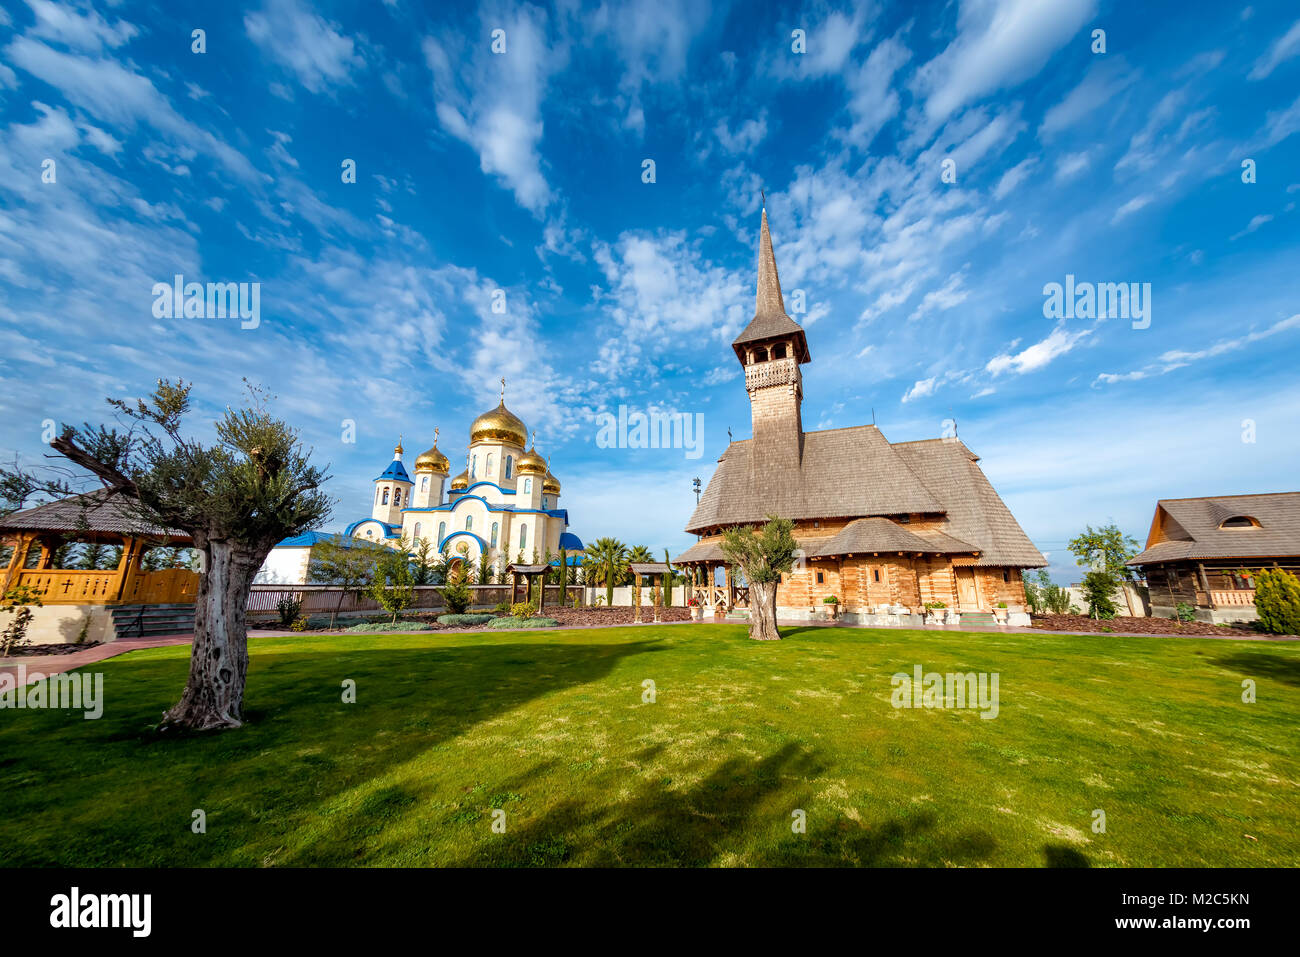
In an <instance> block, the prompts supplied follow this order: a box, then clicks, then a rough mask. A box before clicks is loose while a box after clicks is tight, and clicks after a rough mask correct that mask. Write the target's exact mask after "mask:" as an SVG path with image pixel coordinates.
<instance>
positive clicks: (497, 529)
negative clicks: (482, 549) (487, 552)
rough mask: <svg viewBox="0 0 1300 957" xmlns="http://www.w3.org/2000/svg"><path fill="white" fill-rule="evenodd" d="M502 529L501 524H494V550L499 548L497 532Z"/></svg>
mask: <svg viewBox="0 0 1300 957" xmlns="http://www.w3.org/2000/svg"><path fill="white" fill-rule="evenodd" d="M500 528H501V525H500V523H499V522H493V523H492V547H493V548H496V547H497V532H498V531H499V530H500Z"/></svg>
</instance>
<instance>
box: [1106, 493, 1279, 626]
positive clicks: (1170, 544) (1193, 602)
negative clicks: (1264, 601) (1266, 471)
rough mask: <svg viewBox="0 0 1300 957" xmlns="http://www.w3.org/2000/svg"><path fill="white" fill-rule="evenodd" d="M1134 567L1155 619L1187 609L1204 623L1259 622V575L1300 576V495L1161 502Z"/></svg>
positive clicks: (1168, 616) (1236, 496)
mask: <svg viewBox="0 0 1300 957" xmlns="http://www.w3.org/2000/svg"><path fill="white" fill-rule="evenodd" d="M1129 564H1130V565H1132V566H1135V567H1136V568H1138V569H1140V570H1141V572H1142V574H1143V575H1144V576H1145V577H1146V581H1147V588H1148V589H1149V590H1150V593H1151V614H1152V615H1154V616H1158V617H1164V618H1172V617H1174V616H1175V615H1176V614H1177V612H1178V606H1179V605H1180V604H1184V605H1189V606H1191V607H1192V608H1194V609H1195V614H1196V617H1197V618H1198V619H1200V620H1201V621H1212V622H1228V621H1251V620H1254V619H1255V618H1258V617H1259V616H1258V614H1257V613H1256V611H1255V579H1254V575H1253V572H1255V571H1258V570H1259V569H1261V568H1283V569H1286V570H1287V571H1289V572H1292V573H1294V574H1300V492H1273V493H1270V494H1265V495H1219V496H1211V497H1207V498H1169V499H1161V500H1160V501H1159V502H1157V503H1156V512H1155V516H1154V517H1153V518H1152V520H1151V531H1150V532H1149V533H1148V534H1147V543H1146V548H1145V549H1144V550H1143V552H1142V553H1141V554H1140V555H1138V556H1137V557H1136V558H1134V559H1133V560H1132V561H1130V562H1129Z"/></svg>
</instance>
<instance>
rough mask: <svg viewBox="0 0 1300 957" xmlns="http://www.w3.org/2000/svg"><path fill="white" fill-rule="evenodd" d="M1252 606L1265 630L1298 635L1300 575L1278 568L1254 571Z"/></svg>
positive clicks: (1299, 627) (1276, 633)
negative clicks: (1299, 576) (1253, 602)
mask: <svg viewBox="0 0 1300 957" xmlns="http://www.w3.org/2000/svg"><path fill="white" fill-rule="evenodd" d="M1255 610H1256V611H1258V612H1259V623H1260V624H1261V625H1262V626H1263V628H1264V630H1265V631H1270V632H1272V633H1273V634H1275V635H1300V578H1296V576H1295V575H1292V574H1291V573H1290V572H1287V571H1283V570H1282V569H1280V568H1263V569H1260V571H1259V573H1258V574H1256V575H1255Z"/></svg>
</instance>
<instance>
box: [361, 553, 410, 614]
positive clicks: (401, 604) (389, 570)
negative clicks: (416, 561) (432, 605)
mask: <svg viewBox="0 0 1300 957" xmlns="http://www.w3.org/2000/svg"><path fill="white" fill-rule="evenodd" d="M410 548H411V543H410V540H409V539H407V538H402V539H401V540H400V541H399V542H398V544H397V547H395V548H384V549H383V554H381V555H380V556H379V560H378V561H376V562H375V575H374V578H373V579H372V580H371V582H370V587H369V588H368V589H367V590H368V592H369V594H370V597H371V598H373V599H374V600H375V601H377V602H379V607H380V608H382V609H384V611H386V612H388V613H390V614H391V615H392V616H393V617H392V619H391V620H392V621H397V616H398V615H400V614H401V613H402V612H403V611H405V610H406V609H407V608H410V607H411V605H413V604H415V575H414V574H413V573H412V571H411V553H410Z"/></svg>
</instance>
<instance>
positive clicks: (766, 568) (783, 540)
mask: <svg viewBox="0 0 1300 957" xmlns="http://www.w3.org/2000/svg"><path fill="white" fill-rule="evenodd" d="M798 548H799V543H798V542H797V541H795V537H794V523H793V522H791V521H790V520H789V519H787V518H778V517H777V516H775V515H769V516H768V518H767V524H766V525H764V526H763V527H762V529H760V530H759V531H757V532H755V531H754V530H753V529H750V528H744V527H734V528H729V529H727V530H726V531H725V532H723V533H722V554H723V555H724V556H725V557H726V559H727V561H729V562H731V563H732V564H734V565H736V566H738V567H739V568H740V570H741V572H743V573H744V575H745V580H746V581H747V582H749V607H750V617H749V637H750V638H753V639H755V640H756V641H776V640H778V639H780V637H781V632H780V631H778V630H777V627H776V586H777V585H778V584H779V583H780V581H781V576H782V575H783V574H784V573H785V572H788V571H789V570H790V569H791V568H793V567H794V561H795V551H796V550H797V549H798Z"/></svg>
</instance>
